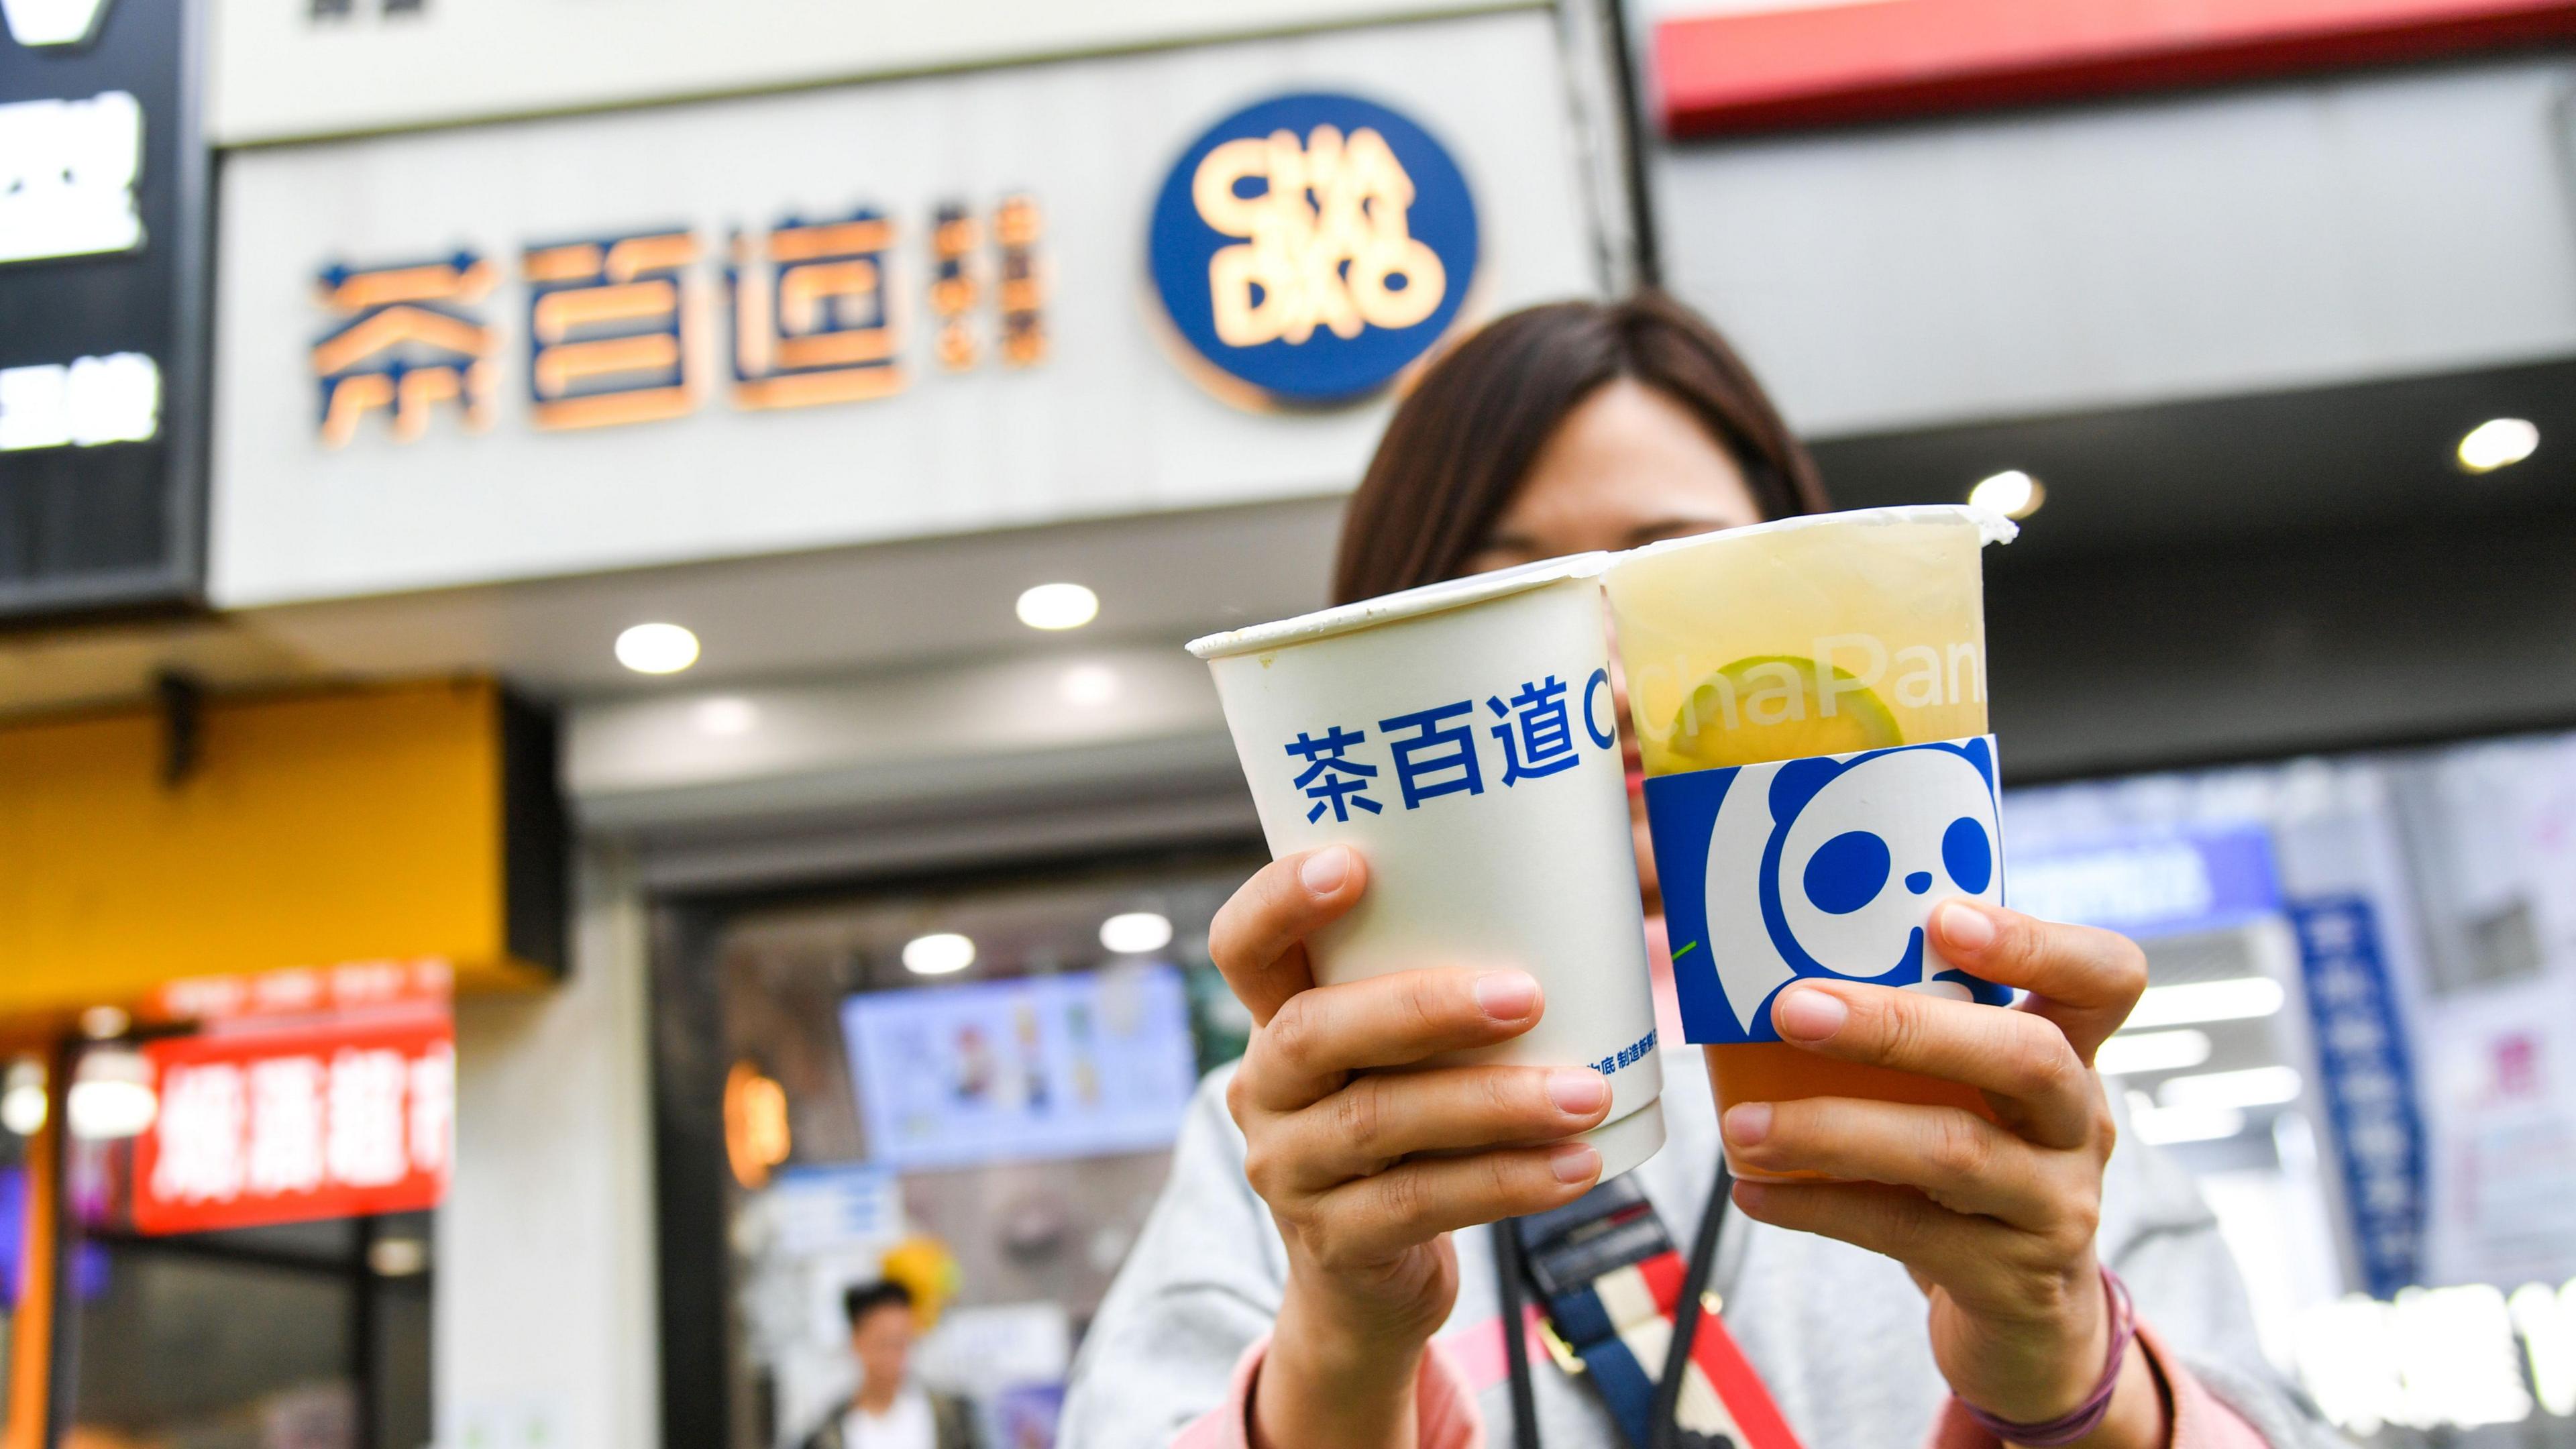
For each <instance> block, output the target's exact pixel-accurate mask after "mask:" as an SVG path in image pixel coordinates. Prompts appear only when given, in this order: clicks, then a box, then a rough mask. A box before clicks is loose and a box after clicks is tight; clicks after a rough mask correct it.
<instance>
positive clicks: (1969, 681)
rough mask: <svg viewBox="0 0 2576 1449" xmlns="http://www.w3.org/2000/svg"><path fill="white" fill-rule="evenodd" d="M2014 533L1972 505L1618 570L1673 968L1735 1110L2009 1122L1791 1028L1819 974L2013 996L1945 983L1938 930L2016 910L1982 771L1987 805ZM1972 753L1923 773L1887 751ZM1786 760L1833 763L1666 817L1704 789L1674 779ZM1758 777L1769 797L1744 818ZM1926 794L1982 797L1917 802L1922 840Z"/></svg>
mask: <svg viewBox="0 0 2576 1449" xmlns="http://www.w3.org/2000/svg"><path fill="white" fill-rule="evenodd" d="M2012 532H2013V526H2012V525H2011V524H2010V523H2009V522H2007V521H2005V520H2003V519H2001V518H2000V517H1997V516H1995V515H1993V514H1990V513H1984V512H1981V511H1975V510H1969V509H1965V508H1899V509H1873V510H1866V511H1862V512H1855V513H1843V514H1828V515H1821V516H1817V517H1809V518H1796V519H1787V520H1782V521H1780V522H1777V523H1772V524H1765V525H1761V526H1758V527H1753V528H1744V529H1735V530H1730V531H1728V532H1726V533H1722V534H1710V535H1705V536H1702V537H1698V538H1691V539H1678V540H1674V541H1673V542H1670V543H1665V544H1657V545H1654V546H1652V547H1649V548H1645V549H1640V550H1638V551H1636V552H1635V553H1632V554H1629V555H1627V556H1626V557H1624V558H1623V559H1621V560H1620V561H1619V562H1618V563H1617V564H1616V565H1614V566H1613V567H1612V568H1611V569H1610V570H1609V571H1608V573H1607V575H1606V584H1607V588H1608V591H1609V596H1610V605H1611V611H1612V615H1613V618H1614V620H1615V622H1616V625H1617V629H1618V648H1619V654H1620V658H1621V661H1622V663H1623V664H1624V665H1625V667H1626V670H1627V683H1628V700H1629V708H1630V713H1631V715H1632V717H1633V719H1634V722H1635V725H1636V729H1637V733H1638V737H1639V746H1640V750H1641V752H1642V754H1643V757H1644V767H1645V773H1646V775H1647V777H1648V781H1649V783H1648V786H1647V792H1648V811H1649V816H1650V820H1651V822H1652V825H1653V827H1654V830H1655V835H1656V857H1657V861H1658V864H1659V866H1660V867H1661V869H1662V871H1663V874H1664V876H1665V882H1664V890H1665V895H1666V900H1667V903H1668V906H1670V907H1672V908H1673V910H1672V915H1671V917H1670V918H1669V919H1670V922H1671V924H1672V926H1673V930H1672V938H1673V939H1672V947H1673V951H1674V965H1675V971H1676V975H1677V977H1680V978H1682V979H1683V980H1684V981H1685V983H1686V985H1685V991H1684V1007H1685V1012H1686V1014H1689V1013H1692V1012H1693V1010H1694V1008H1696V1009H1697V1015H1696V1017H1694V1018H1693V1019H1692V1020H1691V1025H1692V1028H1693V1029H1692V1031H1691V1033H1690V1035H1691V1039H1692V1040H1694V1041H1703V1042H1707V1043H1710V1044H1708V1045H1707V1046H1706V1052H1707V1059H1708V1068H1709V1075H1710V1078H1711V1079H1712V1083H1713V1085H1714V1086H1715V1089H1716V1094H1717V1098H1718V1103H1719V1108H1720V1110H1721V1111H1722V1110H1724V1109H1725V1108H1726V1107H1727V1106H1730V1105H1732V1104H1734V1103H1736V1102H1743V1101H1780V1100H1787V1099H1794V1098H1799V1097H1816V1096H1849V1097H1871V1098H1879V1099H1883V1100H1889V1101H1903V1102H1922V1103H1948V1104H1954V1105H1958V1106H1963V1107H1968V1108H1970V1109H1972V1110H1975V1111H1978V1112H1981V1113H1982V1112H1985V1111H1986V1110H1987V1109H1986V1107H1985V1104H1984V1100H1983V1098H1982V1097H1980V1096H1979V1094H1977V1093H1976V1092H1975V1091H1973V1090H1970V1089H1968V1088H1966V1087H1962V1086H1958V1085H1955V1084H1952V1083H1947V1082H1942V1081H1938V1080H1935V1079H1933V1078H1929V1077H1923V1076H1918V1075H1915V1074H1912V1073H1904V1072H1897V1071H1892V1070H1889V1069H1886V1068H1881V1067H1872V1066H1865V1065H1857V1064H1851V1063H1844V1062H1837V1061H1833V1060H1829V1059H1827V1058H1824V1057H1819V1056H1816V1055H1814V1054H1812V1053H1809V1052H1806V1051H1803V1050H1801V1049H1799V1048H1797V1047H1794V1046H1790V1045H1787V1044H1784V1043H1781V1042H1780V1041H1779V1040H1778V1038H1777V1034H1776V1033H1775V1032H1773V1031H1772V1030H1771V1028H1770V1025H1769V1013H1770V1006H1771V1002H1772V999H1773V997H1775V996H1776V994H1777V990H1778V987H1779V986H1780V985H1782V984H1785V983H1786V982H1787V981H1788V980H1790V979H1794V977H1795V976H1797V975H1822V974H1831V975H1837V976H1842V977H1846V978H1852V979H1862V980H1876V981H1883V982H1886V983H1888V984H1895V985H1913V986H1919V987H1921V988H1922V989H1929V990H1934V991H1937V992H1942V993H1945V994H1952V995H1967V996H1972V997H1974V998H1976V999H1985V1000H1999V999H2002V996H2003V993H2001V992H2000V991H1999V990H1998V989H1997V988H1994V987H1993V986H1991V985H1989V984H1987V983H1982V982H1976V981H1974V979H1973V978H1969V977H1965V976H1964V975H1963V974H1962V973H1959V972H1956V971H1950V970H1947V969H1946V966H1947V963H1945V962H1942V961H1941V960H1940V959H1939V958H1938V956H1937V953H1934V952H1932V951H1931V950H1930V948H1929V946H1928V944H1927V942H1926V941H1925V933H1924V930H1923V920H1924V917H1925V915H1926V914H1927V913H1928V911H1929V909H1930V907H1931V906H1932V904H1934V903H1935V901H1937V900H1938V899H1940V898H1941V897H1943V896H1945V895H1956V894H1967V895H1977V896H1983V897H1984V898H1987V899H1995V898H1998V897H1999V895H2000V874H2001V861H2000V846H1999V841H1998V839H1997V836H1996V831H1995V828H1994V818H1993V807H1992V805H1991V801H1990V800H1989V801H1988V802H1987V803H1984V804H1979V803H1978V802H1977V801H1976V799H1975V796H1976V794H1977V793H1978V789H1979V786H1978V784H1977V774H1976V771H1978V770H1982V771H1983V788H1984V790H1985V791H1986V793H1987V794H1988V795H1991V792H1992V787H1993V781H1994V773H1993V756H1992V750H1991V747H1990V746H1986V745H1984V744H1983V743H1982V740H1981V737H1983V736H1984V735H1985V733H1986V641H1985V613H1984V594H1983V586H1982V577H1981V573H1980V568H1979V550H1980V549H1981V548H1982V547H1983V545H1984V544H1985V543H1987V542H1989V541H2000V540H2003V539H2008V538H2010V537H2011V536H2012ZM1960 741H1967V742H1969V743H1967V744H1965V745H1957V744H1953V745H1945V746H1942V747H1940V749H1939V750H1937V751H1934V752H1925V753H1924V754H1923V755H1922V760H1923V763H1922V764H1921V765H1920V766H1919V767H1914V768H1910V769H1894V770H1891V769H1886V768H1884V766H1885V765H1887V764H1888V763H1889V762H1888V761H1886V760H1885V759H1884V758H1882V757H1874V756H1872V755H1871V754H1869V753H1868V752H1877V751H1885V750H1889V749H1892V748H1893V747H1898V746H1909V745H1927V744H1931V743H1932V742H1960ZM1912 754H1913V752H1908V757H1909V758H1911V757H1912ZM1818 757H1828V758H1824V759H1819V758H1818ZM1873 760H1875V761H1876V763H1873V764H1871V769H1870V770H1869V771H1868V772H1862V771H1859V770H1855V769H1854V768H1853V766H1854V764H1856V763H1869V762H1871V761H1873ZM1775 761H1813V762H1814V763H1812V764H1805V765H1801V766H1798V767H1795V768H1794V769H1792V768H1791V767H1781V768H1780V769H1779V770H1777V771H1772V772H1762V771H1738V772H1737V773H1736V776H1735V777H1734V778H1733V779H1732V780H1730V779H1729V778H1728V777H1723V776H1710V777H1708V779H1707V780H1706V781H1703V782H1694V783H1693V785H1692V786H1691V787H1690V788H1692V789H1698V793H1699V794H1701V795H1703V796H1705V797H1707V798H1709V799H1710V800H1711V801H1713V802H1716V803H1712V804H1711V805H1710V806H1709V807H1708V808H1707V809H1706V810H1705V811H1703V812H1702V814H1701V815H1700V816H1699V817H1694V818H1690V819H1688V820H1679V819H1677V818H1676V817H1677V816H1679V815H1681V814H1682V813H1684V812H1683V811H1681V810H1675V809H1667V808H1663V807H1665V806H1669V805H1670V804H1671V802H1672V800H1673V799H1674V798H1675V797H1677V796H1680V795H1683V794H1684V793H1686V792H1685V790H1683V789H1676V788H1674V787H1671V786H1666V787H1660V788H1659V787H1658V786H1657V785H1656V784H1655V783H1653V782H1654V781H1656V780H1657V779H1659V778H1663V777H1671V776H1677V775H1684V774H1690V773H1693V772H1702V771H1722V770H1727V769H1729V768H1730V767H1739V766H1760V765H1767V764H1770V763H1771V762H1775ZM1864 773H1866V776H1867V777H1866V778H1863V775H1864ZM1737 781H1743V782H1752V783H1753V784H1756V785H1759V786H1760V792H1759V794H1758V798H1756V796H1757V792H1756V791H1754V790H1751V789H1738V790H1736V791H1735V792H1734V793H1735V794H1736V796H1737V797H1738V798H1737V799H1736V800H1735V802H1734V804H1733V805H1731V806H1730V805H1725V804H1724V803H1723V796H1724V793H1725V790H1726V787H1727V785H1730V784H1733V783H1736V782H1737ZM1925 781H1929V782H1931V784H1930V786H1929V787H1928V788H1931V789H1932V790H1933V791H1934V793H1935V794H1938V793H1939V792H1940V791H1941V790H1944V789H1952V783H1953V782H1954V781H1966V782H1967V783H1966V785H1965V786H1964V789H1965V792H1966V793H1965V795H1964V796H1961V795H1958V794H1957V793H1956V791H1955V790H1953V793H1952V794H1951V795H1950V796H1948V797H1945V798H1944V799H1941V800H1935V801H1933V802H1932V804H1931V805H1930V806H1927V807H1923V808H1918V809H1914V810H1913V811H1912V814H1913V815H1914V816H1919V817H1921V819H1922V821H1923V822H1925V823H1923V824H1922V825H1920V826H1919V827H1910V826H1908V825H1906V824H1905V823H1904V822H1903V821H1898V822H1897V823H1895V824H1893V825H1890V824H1887V823H1886V822H1887V820H1888V819H1889V817H1888V816H1887V814H1886V812H1887V810H1888V809H1889V808H1890V797H1892V796H1897V795H1906V794H1909V793H1915V792H1918V791H1920V790H1921V789H1924V788H1927V787H1926V786H1925V785H1924V784H1923V783H1922V782H1925ZM1677 783H1678V782H1677ZM1701 785H1705V786H1707V788H1705V789H1700V788H1699V786H1701ZM1829 787H1830V788H1829ZM1960 799H1965V800H1966V801H1967V803H1965V804H1958V803H1957V801H1958V800H1960ZM1810 806H1812V807H1813V808H1810ZM1856 812H1857V813H1856ZM1904 813H1905V812H1904V811H1903V810H1900V811H1899V814H1904ZM1909 831H1910V833H1909ZM1731 837H1732V838H1736V840H1737V843H1734V844H1730V843H1729V842H1730V838H1731ZM1918 838H1919V845H1920V848H1919V849H1915V848H1911V847H1912V846H1913V845H1914V844H1916V843H1918ZM1668 848H1669V849H1668ZM1980 850H1982V851H1983V853H1984V854H1983V858H1982V863H1981V861H1980V857H1979V851H1980ZM1918 857H1919V858H1918ZM1677 873H1678V874H1679V875H1680V876H1681V877H1682V878H1680V879H1676V878H1675V876H1676V874H1677ZM1737 877H1741V879H1738V878H1737ZM1691 912H1696V913H1697V914H1696V915H1691V914H1690V913H1691ZM1686 916H1687V917H1688V919H1687V920H1686V919H1685V917H1686ZM1755 917H1759V919H1754V918H1755ZM1686 928H1687V929H1686ZM1909 932H1910V934H1909ZM1686 935H1687V937H1688V938H1687V939H1686V938H1685V937H1686ZM1695 951H1696V952H1702V953H1706V954H1703V955H1702V957H1701V959H1700V960H1698V961H1692V960H1691V959H1689V958H1690V956H1691V954H1692V953H1693V952H1695ZM1754 957H1760V958H1762V959H1761V960H1758V961H1757V960H1754V959H1751V958H1754ZM1713 958H1714V959H1713ZM1774 958H1776V959H1774ZM1945 978H1946V979H1945ZM1703 982H1705V983H1709V985H1702V986H1701V989H1700V990H1698V991H1697V992H1696V993H1695V992H1694V991H1693V990H1692V989H1691V988H1692V986H1694V985H1700V984H1701V983H1703ZM1712 986H1713V988H1714V989H1711V987H1712ZM1695 995H1696V997H1697V998H1698V999H1697V1000H1694V997H1695ZM1712 1001H1719V1002H1722V1009H1720V1008H1717V1007H1712V1006H1711V1005H1710V1002H1712ZM1708 1022H1714V1023H1715V1025H1714V1027H1713V1028H1708V1029H1704V1024H1705V1023H1708Z"/></svg>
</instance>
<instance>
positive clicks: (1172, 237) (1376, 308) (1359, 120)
mask: <svg viewBox="0 0 2576 1449" xmlns="http://www.w3.org/2000/svg"><path fill="white" fill-rule="evenodd" d="M1476 247H1477V236H1476V203H1475V199H1474V198H1473V197H1471V196H1470V195H1469V194H1468V192H1467V178H1466V177H1465V176H1464V175H1462V174H1461V173H1460V172H1459V170H1458V163H1457V162H1456V161H1454V160H1452V159H1450V156H1449V152H1448V150H1447V149H1446V148H1444V147H1443V146H1442V145H1441V144H1440V143H1439V142H1438V141H1435V140H1433V139H1432V138H1431V135H1430V133H1429V132H1427V131H1425V130H1423V129H1422V128H1421V127H1420V126H1418V125H1415V124H1414V123H1413V122H1412V121H1411V120H1408V119H1407V118H1405V117H1404V116H1402V115H1399V114H1397V113H1396V112H1394V111H1391V110H1388V109H1387V108H1386V107H1384V106H1381V105H1378V104H1376V103H1374V102H1371V101H1364V100H1361V99H1359V98H1358V97H1356V96H1345V95H1331V94H1307V95H1290V96H1280V97H1278V98H1277V99H1275V100H1268V101H1263V102H1261V103H1260V104H1259V105H1254V106H1247V107H1245V108H1244V109H1242V110H1240V111H1237V112H1235V113H1234V114H1233V115H1231V116H1228V117H1226V118H1225V119H1224V120H1222V121H1219V122H1217V123H1216V124H1215V125H1213V126H1211V127H1209V128H1208V129H1207V131H1206V132H1205V133H1204V134H1203V135H1201V136H1200V137H1199V138H1198V139H1197V140H1196V141H1194V142H1192V143H1191V144H1190V147H1189V149H1188V150H1186V151H1184V152H1182V153H1181V157H1180V159H1179V161H1177V162H1176V163H1174V165H1173V166H1172V170H1171V174H1170V175H1169V176H1167V177H1166V178H1165V179H1164V181H1163V190H1162V194H1161V196H1159V197H1158V198H1156V200H1155V202H1154V224H1153V230H1152V235H1151V238H1150V251H1151V266H1152V271H1153V279H1154V290H1155V291H1156V292H1157V293H1158V294H1160V296H1161V297H1162V301H1163V310H1164V311H1165V312H1166V313H1168V314H1169V315H1170V317H1171V319H1172V325H1173V326H1174V327H1175V328H1177V329H1178V330H1179V332H1180V335H1181V339H1182V341H1183V342H1185V343H1187V344H1188V346H1189V348H1190V350H1191V351H1193V352H1195V353H1197V354H1198V356H1199V357H1200V358H1202V359H1204V360H1205V361H1206V362H1207V363H1208V364H1209V365H1210V366H1212V367H1214V368H1215V369H1216V370H1217V371H1218V372H1220V373H1222V374H1224V376H1225V377H1226V378H1229V379H1232V381H1233V382H1235V383H1237V384H1240V385H1243V386H1245V387H1249V388H1251V389H1252V390H1254V391H1256V392H1258V393H1259V394H1261V395H1262V396H1263V397H1265V398H1267V399H1269V400H1271V401H1275V402H1281V403H1290V404H1300V405H1305V406H1324V405H1329V404H1333V403H1340V402H1348V401H1351V400H1353V399H1356V398H1360V397H1363V396H1366V395H1367V394H1369V393H1372V392H1375V391H1377V390H1378V389H1379V388H1382V387H1384V386H1386V385H1387V384H1388V383H1390V382H1392V381H1394V380H1395V377H1396V375H1397V374H1398V373H1400V372H1402V371H1404V369H1405V368H1406V367H1408V366H1410V365H1411V364H1412V363H1413V362H1414V360H1415V359H1417V358H1419V357H1421V356H1422V354H1423V353H1425V352H1428V351H1429V350H1430V349H1431V345H1432V344H1433V343H1435V342H1437V341H1439V340H1440V337H1441V335H1442V334H1443V333H1445V332H1446V331H1448V329H1449V324H1450V323H1451V322H1453V321H1455V320H1457V316H1458V309H1459V307H1460V306H1461V305H1463V304H1464V303H1465V301H1466V298H1467V289H1468V286H1469V284H1470V283H1471V282H1473V281H1474V279H1475V275H1476Z"/></svg>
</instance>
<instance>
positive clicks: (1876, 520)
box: [1619, 503, 2021, 559]
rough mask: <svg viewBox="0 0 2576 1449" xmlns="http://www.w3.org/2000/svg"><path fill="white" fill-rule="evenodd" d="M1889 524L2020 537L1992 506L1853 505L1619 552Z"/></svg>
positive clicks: (1636, 553)
mask: <svg viewBox="0 0 2576 1449" xmlns="http://www.w3.org/2000/svg"><path fill="white" fill-rule="evenodd" d="M1889 523H1963V524H1974V525H1975V526H1976V529H1977V543H1978V545H1979V546H1980V547H1982V546H1984V545H1986V544H1990V543H2010V542H2012V541H2013V540H2014V539H2016V538H2019V537H2020V536H2021V525H2020V524H2018V523H2015V522H2013V521H2012V520H2011V519H2009V518H2006V517H2004V516H2003V515H2002V514H2000V513H1997V512H1996V511H1994V510H1993V509H1991V508H1979V507H1977V506H1976V505H1975V504H1972V503H1909V504H1905V505H1903V506H1901V507H1896V508H1854V509H1850V510H1848V511H1846V512H1842V513H1801V514H1799V515H1797V516H1796V517H1793V518H1775V519H1772V520H1771V521H1770V522H1768V523H1752V524H1746V525H1745V526H1743V527H1741V528H1723V529H1719V530H1717V531H1716V532H1714V533H1694V534H1692V535H1691V536H1690V537H1688V538H1668V539H1665V540H1663V541H1662V542H1660V543H1650V544H1647V545H1645V546H1644V547H1642V548H1636V549H1631V550H1629V551H1628V552H1626V553H1623V554H1621V555H1619V557H1620V558H1621V559H1631V558H1652V557H1654V556H1655V555H1657V554H1663V553H1671V552H1673V551H1674V550H1676V549H1685V548H1696V547H1698V546H1699V545H1700V544H1703V543H1707V542H1709V541H1711V540H1712V539H1718V538H1728V539H1735V538H1750V537H1752V536H1753V535H1755V534H1763V533H1788V532H1791V531H1792V530H1795V529H1801V528H1826V527H1851V526H1858V527H1863V528H1868V527H1874V526H1877V525H1881V524H1889Z"/></svg>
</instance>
